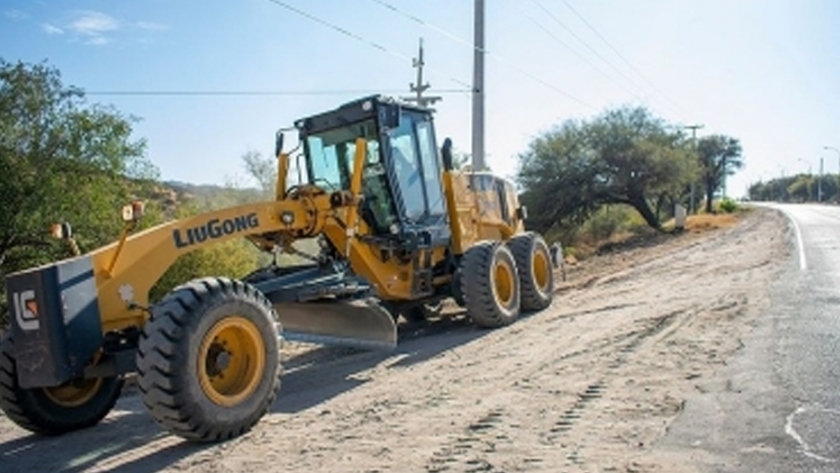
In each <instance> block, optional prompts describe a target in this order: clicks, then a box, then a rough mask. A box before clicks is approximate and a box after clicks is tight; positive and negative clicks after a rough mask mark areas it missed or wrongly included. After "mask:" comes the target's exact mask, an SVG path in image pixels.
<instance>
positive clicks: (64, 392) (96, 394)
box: [0, 332, 123, 435]
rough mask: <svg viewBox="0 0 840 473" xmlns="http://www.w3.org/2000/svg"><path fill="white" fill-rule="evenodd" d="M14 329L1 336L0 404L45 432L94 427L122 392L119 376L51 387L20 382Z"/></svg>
mask: <svg viewBox="0 0 840 473" xmlns="http://www.w3.org/2000/svg"><path fill="white" fill-rule="evenodd" d="M13 343H14V342H13V340H12V336H11V332H7V333H6V334H4V335H3V337H2V339H0V408H2V409H3V411H4V412H5V413H6V415H7V416H8V417H9V419H11V420H12V421H13V422H15V423H16V424H17V425H19V426H21V427H23V428H24V429H26V430H29V431H31V432H35V433H38V434H43V435H58V434H63V433H65V432H70V431H73V430H78V429H83V428H85V427H90V426H92V425H94V424H96V423H98V422H99V421H100V420H102V419H103V418H104V417H105V416H106V415H107V414H108V412H110V411H111V409H112V408H113V407H114V404H115V403H116V402H117V398H118V397H119V396H120V390H121V389H122V385H123V381H122V379H121V378H118V377H109V378H90V379H78V380H71V381H68V382H67V383H64V384H62V385H61V386H56V387H51V388H32V389H24V388H21V387H20V385H18V377H17V363H16V362H15V357H14V350H13V346H12V345H13Z"/></svg>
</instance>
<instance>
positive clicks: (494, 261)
mask: <svg viewBox="0 0 840 473" xmlns="http://www.w3.org/2000/svg"><path fill="white" fill-rule="evenodd" d="M517 274H518V273H517V268H516V262H515V261H514V258H513V255H512V254H511V252H510V250H509V249H508V248H507V247H506V246H505V245H503V244H501V243H499V242H491V241H487V242H481V243H478V244H476V245H475V246H473V247H471V248H469V249H468V250H467V251H466V252H465V253H464V257H463V258H462V259H461V268H460V271H459V281H458V283H459V285H460V291H461V293H462V294H463V297H464V304H465V306H466V308H467V313H468V314H469V315H470V317H472V319H473V321H474V322H475V323H476V325H478V326H481V327H501V326H504V325H508V324H511V323H512V322H513V321H514V320H516V318H517V317H519V299H520V288H519V277H518V275H517Z"/></svg>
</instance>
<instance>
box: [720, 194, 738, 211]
mask: <svg viewBox="0 0 840 473" xmlns="http://www.w3.org/2000/svg"><path fill="white" fill-rule="evenodd" d="M718 206H719V207H720V210H721V211H723V212H726V213H728V214H731V213H732V212H735V211H736V210H738V203H737V202H735V201H734V200H732V199H730V198H729V197H725V198H724V199H723V200H721V201H720V204H718Z"/></svg>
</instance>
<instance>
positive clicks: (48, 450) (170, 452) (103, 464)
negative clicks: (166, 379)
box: [0, 314, 492, 473]
mask: <svg viewBox="0 0 840 473" xmlns="http://www.w3.org/2000/svg"><path fill="white" fill-rule="evenodd" d="M399 329H400V334H399V340H400V342H399V345H398V346H397V348H396V349H395V350H393V351H361V350H353V349H347V348H337V347H319V348H315V349H313V350H311V351H308V352H305V353H302V354H300V355H297V356H294V357H292V358H290V359H288V360H286V361H285V363H284V366H285V369H286V373H285V374H284V375H283V377H282V378H281V382H282V387H281V390H280V394H279V396H278V399H277V400H276V401H275V403H274V405H273V406H272V409H271V411H272V412H275V413H287V414H294V413H297V412H300V411H302V410H305V409H309V408H312V407H316V406H318V405H319V404H321V403H324V402H326V401H328V400H329V399H332V398H334V397H335V396H338V395H340V394H342V393H345V392H348V391H351V390H352V389H355V388H356V387H358V386H361V385H363V384H365V383H367V382H368V380H367V379H365V376H364V374H363V372H364V371H365V370H368V369H370V368H372V367H374V366H376V365H378V364H380V363H383V362H386V363H389V364H388V365H387V369H394V368H404V367H407V366H411V365H414V364H417V363H422V362H425V361H427V360H429V359H432V358H434V357H436V356H438V355H440V354H441V353H443V352H446V351H447V350H450V349H452V348H454V347H457V346H459V345H464V344H467V343H469V342H471V341H473V340H477V339H479V338H481V337H483V336H485V335H487V334H489V333H492V331H489V330H482V329H478V328H475V327H474V326H473V324H472V322H471V321H469V319H467V318H466V317H465V316H463V315H462V314H454V316H450V315H447V316H445V317H441V318H439V319H434V320H430V321H427V322H425V323H423V324H401V325H400V327H399ZM388 360H393V361H390V362H389V361H388ZM131 384H132V383H131V382H129V383H128V385H129V386H128V387H127V388H125V389H124V390H123V396H122V397H121V398H120V400H119V401H118V402H117V406H116V407H115V409H114V411H112V413H111V414H109V416H108V417H107V418H106V419H105V420H104V421H103V422H101V423H99V424H98V425H96V426H94V427H92V428H88V429H84V430H80V431H77V432H72V433H69V434H66V435H62V436H57V437H44V436H39V435H32V434H26V433H23V431H21V433H22V436H20V437H17V438H15V439H12V440H8V441H6V442H2V443H0V471H2V472H3V473H13V472H28V473H36V472H48V471H49V472H53V471H63V472H73V473H75V472H81V471H87V470H90V469H95V470H99V471H110V472H119V473H147V472H149V473H151V472H155V471H159V470H162V469H165V468H167V467H170V466H171V465H173V464H175V463H177V462H178V461H180V460H182V459H184V458H187V457H189V456H191V455H193V454H195V453H198V452H200V451H202V450H205V449H208V448H213V447H214V444H195V443H191V442H187V441H184V440H182V439H180V438H179V437H176V436H174V435H170V434H168V433H167V432H165V431H164V430H162V429H161V428H160V427H159V426H158V425H157V424H156V423H155V422H154V420H152V418H151V416H150V415H149V414H148V413H147V411H146V408H145V406H144V405H143V402H142V400H141V398H140V395H139V393H138V391H137V390H136V387H133V386H131ZM216 445H217V444H216Z"/></svg>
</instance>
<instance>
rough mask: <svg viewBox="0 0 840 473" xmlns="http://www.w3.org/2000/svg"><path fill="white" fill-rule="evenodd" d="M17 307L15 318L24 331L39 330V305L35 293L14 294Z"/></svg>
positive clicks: (22, 292)
mask: <svg viewBox="0 0 840 473" xmlns="http://www.w3.org/2000/svg"><path fill="white" fill-rule="evenodd" d="M12 299H13V300H14V305H15V318H16V319H17V323H18V326H19V327H20V328H21V329H22V330H38V327H40V323H39V322H38V303H37V302H36V301H35V291H32V290H28V291H21V292H14V293H12Z"/></svg>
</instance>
